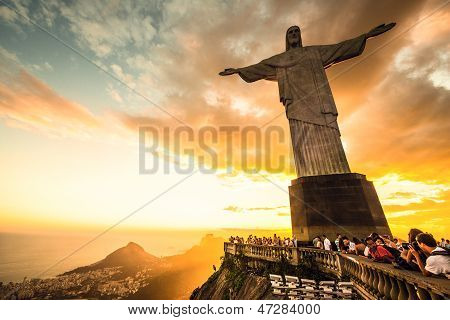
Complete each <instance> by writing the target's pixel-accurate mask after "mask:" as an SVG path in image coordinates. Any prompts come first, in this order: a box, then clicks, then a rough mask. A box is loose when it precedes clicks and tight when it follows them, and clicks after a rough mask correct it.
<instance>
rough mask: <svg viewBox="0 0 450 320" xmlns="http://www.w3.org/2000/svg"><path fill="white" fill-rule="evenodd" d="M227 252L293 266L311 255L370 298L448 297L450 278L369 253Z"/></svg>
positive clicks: (227, 246)
mask: <svg viewBox="0 0 450 320" xmlns="http://www.w3.org/2000/svg"><path fill="white" fill-rule="evenodd" d="M224 251H225V255H236V256H238V255H243V256H246V257H248V258H251V260H253V261H254V262H257V261H268V262H281V261H282V259H283V258H284V260H285V261H287V262H288V263H289V264H291V265H293V266H297V265H300V264H301V263H302V261H304V260H306V259H308V260H309V261H312V262H313V263H315V264H316V265H317V267H318V268H319V270H320V271H322V272H324V273H327V274H331V275H332V276H333V277H336V278H338V279H341V278H342V277H347V278H349V279H350V280H351V281H352V282H353V284H354V287H355V289H356V290H357V291H358V294H359V295H361V296H362V297H363V298H365V299H368V300H379V299H386V300H442V299H444V300H447V299H450V280H448V279H445V278H433V277H425V276H423V275H422V274H420V273H419V272H414V271H407V270H400V269H396V268H394V266H393V265H391V264H385V263H378V262H373V261H371V260H369V259H367V258H365V257H360V256H356V255H351V254H341V253H339V252H335V251H327V250H322V249H316V248H308V247H278V246H262V245H254V244H235V243H230V242H225V243H224Z"/></svg>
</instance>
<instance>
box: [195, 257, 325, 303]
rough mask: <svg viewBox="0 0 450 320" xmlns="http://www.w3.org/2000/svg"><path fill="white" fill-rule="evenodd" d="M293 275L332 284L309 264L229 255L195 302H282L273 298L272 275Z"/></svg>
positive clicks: (200, 291)
mask: <svg viewBox="0 0 450 320" xmlns="http://www.w3.org/2000/svg"><path fill="white" fill-rule="evenodd" d="M270 273H274V274H280V275H286V274H287V275H293V276H298V277H300V278H308V279H315V280H331V278H330V277H329V276H327V275H324V274H322V273H321V272H319V271H318V270H317V269H315V268H314V265H313V264H310V263H305V264H303V265H301V266H297V267H294V266H292V265H290V264H289V263H287V262H286V261H279V262H267V261H266V262H263V261H255V260H251V259H249V258H247V257H244V256H230V255H226V256H225V257H224V260H223V262H222V265H221V266H220V268H219V270H218V271H216V272H215V273H214V274H213V275H212V276H211V277H209V279H208V280H207V281H206V282H205V283H204V284H203V285H202V286H201V287H199V288H197V289H195V290H194V291H193V293H192V295H191V297H190V299H192V300H265V299H281V298H280V297H279V296H274V295H273V294H272V289H271V284H270V280H269V274H270Z"/></svg>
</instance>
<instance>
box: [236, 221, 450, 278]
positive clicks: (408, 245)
mask: <svg viewBox="0 0 450 320" xmlns="http://www.w3.org/2000/svg"><path fill="white" fill-rule="evenodd" d="M229 241H230V242H231V243H241V244H253V245H264V246H284V247H297V246H299V242H298V241H297V239H296V238H295V236H293V237H292V238H287V237H283V238H281V237H280V236H277V235H276V234H274V235H273V237H262V238H261V237H257V236H254V235H250V236H248V238H247V239H246V240H244V238H242V237H239V236H236V237H233V236H232V237H230V239H229ZM312 245H313V246H314V247H315V248H319V249H323V250H332V251H339V252H341V253H343V254H355V255H359V256H364V257H367V258H369V259H372V260H373V261H376V262H382V263H391V264H393V265H394V266H395V267H396V268H400V269H405V270H413V271H418V272H421V273H422V274H423V275H425V276H431V275H435V276H445V277H447V278H448V279H450V241H449V240H448V239H447V240H445V239H444V238H441V240H440V241H436V240H435V239H434V238H433V236H432V235H431V234H429V233H424V232H422V231H421V230H419V229H411V230H410V231H409V233H408V241H402V240H399V239H397V238H391V237H390V236H388V235H379V234H377V233H372V234H370V235H369V236H367V237H366V238H365V239H358V238H356V237H353V238H352V239H349V238H348V237H347V236H345V235H341V234H337V236H336V239H334V240H330V239H329V238H328V237H327V236H326V235H322V236H316V237H315V238H314V239H313V240H312Z"/></svg>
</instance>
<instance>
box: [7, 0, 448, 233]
mask: <svg viewBox="0 0 450 320" xmlns="http://www.w3.org/2000/svg"><path fill="white" fill-rule="evenodd" d="M444 4H445V2H444V1H437V0H436V1H434V0H429V1H420V0H413V1H387V0H386V1H370V0H364V1H360V0H349V1H339V2H331V1H312V0H311V1H309V0H306V1H294V0H292V1H291V0H289V1H282V2H280V1H275V0H273V1H256V0H254V1H245V2H239V1H236V2H234V1H228V2H214V1H209V2H208V1H207V2H205V1H189V2H186V1H176V0H175V1H153V2H152V3H148V2H144V1H143V2H138V1H132V2H127V3H124V2H119V1H97V2H95V3H92V2H91V1H77V2H61V1H54V0H51V1H46V2H45V3H32V4H30V3H29V2H28V1H24V0H21V1H14V2H13V3H11V5H12V6H14V7H15V8H16V9H17V10H18V11H19V12H21V13H22V14H24V15H26V16H29V17H30V18H31V19H33V20H34V21H37V22H39V23H40V24H42V25H44V26H45V27H48V28H49V30H51V31H52V32H54V33H55V34H56V35H57V36H59V37H60V38H62V39H64V40H66V41H68V42H69V44H70V45H71V46H73V47H75V48H76V49H77V50H79V51H80V52H82V53H83V54H85V55H86V56H88V57H90V58H92V59H93V61H95V62H96V63H97V64H99V65H101V66H103V67H104V68H105V69H106V70H107V71H108V72H110V73H111V74H112V75H114V77H116V78H118V79H120V80H121V81H123V82H125V83H126V84H128V85H129V86H130V87H132V88H133V89H134V90H136V91H137V92H139V93H141V95H144V96H145V97H147V98H148V99H149V100H151V101H149V100H148V99H143V98H142V97H140V96H139V95H135V94H134V93H133V92H131V91H129V90H127V89H125V88H124V87H123V86H122V85H121V84H120V83H118V82H116V81H115V80H114V79H111V78H110V79H109V80H107V81H105V83H104V92H103V94H104V96H105V97H107V98H108V99H112V101H114V102H115V103H117V105H118V107H115V108H109V107H105V110H104V113H102V116H100V117H99V116H98V113H97V112H93V111H92V110H90V108H89V106H81V105H80V104H77V103H75V102H71V101H69V100H67V99H64V98H63V97H61V96H60V95H58V93H56V92H55V91H54V90H52V88H49V87H48V86H46V85H45V84H44V83H43V82H42V81H39V80H38V79H36V78H34V77H33V76H31V75H30V74H28V73H26V72H21V73H17V74H15V75H14V74H12V75H11V78H10V79H13V80H14V82H13V81H9V82H8V81H7V80H6V79H7V78H8V77H2V79H3V80H2V82H1V84H0V116H1V117H3V118H4V119H6V121H7V124H10V125H14V126H20V127H24V128H28V129H29V128H33V129H36V130H43V131H46V132H52V133H54V134H58V132H59V133H60V134H61V133H62V135H64V134H65V133H66V132H72V133H74V132H76V131H79V132H80V133H81V134H80V136H84V135H85V134H86V132H87V133H88V134H89V135H93V134H95V133H94V131H93V130H97V128H104V127H105V126H107V127H108V130H111V131H114V130H118V131H119V133H120V134H125V135H126V134H129V133H130V132H132V133H134V134H136V131H137V129H138V128H139V127H140V126H145V125H150V126H155V127H157V128H163V127H169V128H171V129H172V131H173V130H174V129H175V128H177V127H179V126H180V122H182V123H184V124H187V125H188V126H190V127H192V129H193V131H194V134H195V136H196V137H197V133H198V132H199V130H200V129H201V128H202V127H205V126H210V127H212V128H216V129H217V130H219V128H221V127H225V126H238V127H241V128H242V127H245V126H255V127H256V128H258V127H262V126H270V125H275V126H279V127H280V128H282V129H283V132H284V140H279V141H278V144H277V145H276V147H275V148H272V149H271V150H269V149H267V147H266V146H265V145H264V144H259V145H258V144H256V142H255V141H250V142H249V143H248V144H247V145H243V143H242V131H239V132H237V133H236V136H235V139H236V140H233V143H232V150H233V155H234V157H233V160H232V162H231V163H229V162H228V159H227V156H226V155H227V150H226V149H225V147H226V143H225V141H226V139H227V137H226V135H224V134H220V135H219V136H218V138H217V143H216V144H215V145H214V146H213V147H214V149H215V151H216V152H217V153H218V154H219V161H218V163H217V166H219V167H220V168H231V171H232V174H229V173H228V172H224V173H222V171H221V172H219V174H218V175H217V177H218V178H219V179H220V180H221V182H222V183H223V184H224V185H225V186H228V187H230V189H233V188H243V189H245V188H248V186H249V185H252V186H255V185H258V186H259V185H270V182H268V181H267V180H266V179H265V178H264V177H262V176H259V175H252V174H248V173H243V172H241V171H242V159H243V157H248V158H249V160H250V162H252V161H253V162H254V161H256V159H257V158H258V157H260V158H262V159H268V158H269V159H278V158H279V156H280V155H285V156H286V158H285V159H284V161H285V165H284V167H283V168H284V169H283V172H281V173H280V172H279V170H278V172H277V175H275V174H270V173H268V172H272V171H276V170H271V168H267V167H265V165H264V163H263V172H264V174H265V175H267V177H270V179H272V180H273V181H274V182H275V183H276V184H278V185H281V186H282V187H286V186H287V185H288V184H289V179H290V178H292V177H293V176H294V174H293V171H292V166H290V158H289V156H288V154H289V150H290V149H289V148H290V145H289V143H288V142H287V140H288V137H289V128H288V125H287V120H286V118H285V114H284V108H283V106H282V105H281V104H280V103H279V98H278V89H277V84H276V83H273V82H264V81H259V82H256V83H252V84H247V83H245V82H243V81H242V80H241V79H240V78H238V77H237V76H231V77H226V78H223V77H219V76H218V75H217V74H218V72H219V71H221V70H223V69H224V68H226V67H241V66H247V65H250V64H253V63H255V62H259V61H260V60H262V59H264V58H267V57H270V56H272V55H274V54H277V53H279V52H282V51H283V50H284V45H285V43H284V35H285V31H286V29H287V28H288V27H289V26H291V25H294V24H296V25H299V26H300V27H301V29H302V38H303V43H304V45H313V44H330V43H336V42H339V41H341V40H344V39H348V38H351V37H354V36H357V35H360V34H362V33H365V32H367V31H368V30H370V29H371V28H373V27H375V26H377V25H379V24H381V23H388V22H391V21H395V22H397V26H396V28H394V29H393V30H392V31H390V32H388V33H386V34H384V35H382V36H380V37H378V38H376V39H371V40H370V41H369V42H368V44H367V46H366V50H365V52H364V53H363V55H362V56H361V57H358V58H355V59H353V60H351V61H347V62H345V63H342V64H340V65H337V66H334V67H332V68H330V69H328V70H327V74H328V77H329V79H330V83H331V87H332V90H333V94H334V97H335V100H336V104H337V106H338V110H339V113H340V116H339V120H338V121H339V124H340V127H341V133H342V138H343V141H344V144H345V146H346V151H347V155H348V158H349V161H350V166H351V168H352V170H353V171H355V172H361V173H364V174H367V175H368V177H369V178H370V179H375V181H376V182H377V183H378V184H377V187H378V188H379V190H380V197H381V198H382V201H383V204H384V205H385V209H386V211H387V213H388V218H389V221H390V223H392V224H393V225H401V223H400V222H399V221H404V220H402V219H405V218H406V217H415V221H417V223H420V224H422V225H429V222H430V221H434V222H436V223H437V222H439V223H441V222H443V221H444V222H445V221H446V220H445V219H446V218H445V212H448V207H447V206H448V202H449V200H450V195H449V193H448V188H449V186H450V181H449V178H448V177H449V176H450V167H449V166H448V159H449V158H450V148H449V146H448V141H450V112H449V110H448V108H449V106H450V92H449V88H450V84H449V83H450V75H449V61H450V55H449V54H448V52H450V50H449V49H450V47H449V46H450V45H449V42H448V39H449V37H450V29H449V26H448V21H449V18H450V11H449V10H450V9H449V7H448V5H447V6H443V5H444ZM30 8H32V10H31V9H30ZM0 19H1V22H2V23H4V24H6V25H8V26H12V27H13V28H14V30H21V37H25V38H26V32H24V31H23V30H26V28H33V27H32V26H30V25H29V24H28V23H27V22H26V20H24V19H22V18H20V17H18V16H17V14H15V13H14V12H13V11H11V10H10V9H8V8H6V7H4V6H0ZM2 45H3V44H2ZM58 45H59V44H58ZM0 50H1V49H0ZM2 52H3V51H2ZM2 52H0V53H2ZM3 55H9V57H8V59H10V60H15V61H16V63H17V62H19V61H18V59H17V56H16V55H15V54H11V53H10V52H8V51H6V52H4V54H3ZM20 57H21V59H22V56H20ZM49 63H50V67H48V66H47V67H46V66H45V65H37V68H41V70H42V71H46V72H53V73H55V72H56V71H55V70H56V68H54V63H53V61H49ZM26 64H27V65H28V66H31V65H33V64H35V63H33V62H26ZM52 69H53V71H52ZM80 72H81V71H80ZM152 102H153V103H156V104H157V105H158V106H159V108H162V109H164V111H165V112H162V111H161V110H158V108H157V107H155V106H154V104H153V103H152ZM104 114H106V115H107V117H108V121H106V120H105V118H104V117H105V116H104ZM170 115H173V116H174V117H175V118H176V119H174V118H173V117H171V116H170ZM106 122H108V123H109V125H106ZM111 124H112V125H111ZM171 152H172V153H175V150H171ZM171 157H172V158H175V157H176V155H175V154H174V155H171ZM271 163H273V162H271ZM383 181H384V182H383ZM251 207H252V206H237V207H235V208H234V207H230V208H229V209H230V210H228V211H233V209H235V210H240V209H239V208H241V209H242V208H251ZM247 211H250V210H247ZM272 212H273V213H275V212H277V209H275V208H274V209H273V210H272ZM280 214H283V213H280ZM426 218H428V220H427V222H426ZM439 219H441V220H439Z"/></svg>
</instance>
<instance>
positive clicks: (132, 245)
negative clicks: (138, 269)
mask: <svg viewBox="0 0 450 320" xmlns="http://www.w3.org/2000/svg"><path fill="white" fill-rule="evenodd" d="M125 248H128V249H135V250H139V251H145V250H144V248H142V247H141V246H140V245H138V244H137V243H136V242H129V243H128V244H127V246H126V247H125Z"/></svg>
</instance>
